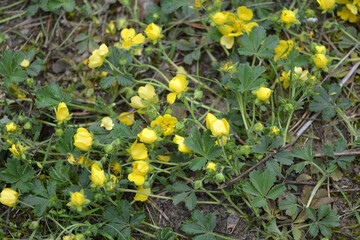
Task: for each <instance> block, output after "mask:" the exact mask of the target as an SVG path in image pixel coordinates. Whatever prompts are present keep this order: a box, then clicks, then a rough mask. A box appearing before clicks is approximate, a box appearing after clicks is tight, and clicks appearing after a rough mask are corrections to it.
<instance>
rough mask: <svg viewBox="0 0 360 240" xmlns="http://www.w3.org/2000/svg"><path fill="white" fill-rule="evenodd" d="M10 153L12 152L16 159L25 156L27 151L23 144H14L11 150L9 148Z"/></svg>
mask: <svg viewBox="0 0 360 240" xmlns="http://www.w3.org/2000/svg"><path fill="white" fill-rule="evenodd" d="M9 150H10V152H12V154H13V155H14V157H19V156H21V155H23V153H24V151H25V149H24V147H23V146H21V144H16V145H15V144H13V145H12V146H11V148H9Z"/></svg>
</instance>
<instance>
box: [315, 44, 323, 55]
mask: <svg viewBox="0 0 360 240" xmlns="http://www.w3.org/2000/svg"><path fill="white" fill-rule="evenodd" d="M315 50H316V53H322V54H326V47H325V46H324V45H321V46H316V47H315Z"/></svg>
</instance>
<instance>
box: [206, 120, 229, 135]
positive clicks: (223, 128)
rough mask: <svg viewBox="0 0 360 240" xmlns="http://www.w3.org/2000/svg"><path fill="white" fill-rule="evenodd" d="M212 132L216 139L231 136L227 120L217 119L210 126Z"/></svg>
mask: <svg viewBox="0 0 360 240" xmlns="http://www.w3.org/2000/svg"><path fill="white" fill-rule="evenodd" d="M210 130H211V133H212V135H213V136H214V137H220V136H223V135H229V132H230V125H229V123H228V121H226V119H225V118H223V119H221V120H220V119H217V120H216V121H214V122H212V123H211V124H210Z"/></svg>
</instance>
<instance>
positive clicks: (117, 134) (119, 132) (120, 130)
mask: <svg viewBox="0 0 360 240" xmlns="http://www.w3.org/2000/svg"><path fill="white" fill-rule="evenodd" d="M110 136H111V138H112V139H117V138H120V139H124V138H134V137H136V134H134V133H133V132H132V131H131V129H130V127H129V126H128V125H126V124H123V123H122V122H120V123H114V128H113V130H112V131H111V132H110Z"/></svg>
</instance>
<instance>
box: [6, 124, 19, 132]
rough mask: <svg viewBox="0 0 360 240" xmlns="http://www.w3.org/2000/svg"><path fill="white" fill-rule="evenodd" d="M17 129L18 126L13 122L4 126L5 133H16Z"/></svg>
mask: <svg viewBox="0 0 360 240" xmlns="http://www.w3.org/2000/svg"><path fill="white" fill-rule="evenodd" d="M17 128H18V126H16V124H15V123H14V122H11V123H8V124H6V131H7V132H14V131H16V129H17Z"/></svg>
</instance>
